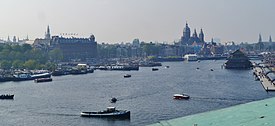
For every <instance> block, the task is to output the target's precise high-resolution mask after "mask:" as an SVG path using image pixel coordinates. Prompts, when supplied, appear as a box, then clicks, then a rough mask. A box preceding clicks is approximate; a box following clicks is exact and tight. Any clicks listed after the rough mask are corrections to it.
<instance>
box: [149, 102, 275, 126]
mask: <svg viewBox="0 0 275 126" xmlns="http://www.w3.org/2000/svg"><path fill="white" fill-rule="evenodd" d="M274 108H275V98H270V99H266V100H261V101H255V102H250V103H246V104H241V105H237V106H233V107H229V108H225V109H220V110H215V111H210V112H205V113H200V114H195V115H190V116H186V117H181V118H177V119H172V120H167V121H160V122H159V123H156V124H152V125H150V126H274V125H275V119H274V118H275V117H274V115H275V111H274Z"/></svg>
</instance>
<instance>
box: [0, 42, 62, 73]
mask: <svg viewBox="0 0 275 126" xmlns="http://www.w3.org/2000/svg"><path fill="white" fill-rule="evenodd" d="M59 60H62V54H61V51H60V50H58V49H54V50H51V51H49V52H45V51H41V50H40V49H36V48H33V47H32V46H31V45H29V44H23V45H9V44H1V45H0V68H1V69H4V70H7V69H30V70H33V69H49V70H52V69H54V68H55V66H56V65H55V64H56V62H57V61H59Z"/></svg>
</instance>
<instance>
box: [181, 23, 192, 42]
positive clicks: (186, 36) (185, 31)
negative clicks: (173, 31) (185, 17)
mask: <svg viewBox="0 0 275 126" xmlns="http://www.w3.org/2000/svg"><path fill="white" fill-rule="evenodd" d="M190 34H191V32H190V28H189V27H188V23H187V22H186V25H185V28H184V29H183V36H182V42H183V43H186V42H187V41H188V40H189V39H190Z"/></svg>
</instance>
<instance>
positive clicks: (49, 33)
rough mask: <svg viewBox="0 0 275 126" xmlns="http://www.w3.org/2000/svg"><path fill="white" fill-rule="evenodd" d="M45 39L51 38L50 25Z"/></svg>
mask: <svg viewBox="0 0 275 126" xmlns="http://www.w3.org/2000/svg"><path fill="white" fill-rule="evenodd" d="M45 39H51V31H50V26H49V25H48V27H47V31H46V33H45Z"/></svg>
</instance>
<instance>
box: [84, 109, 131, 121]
mask: <svg viewBox="0 0 275 126" xmlns="http://www.w3.org/2000/svg"><path fill="white" fill-rule="evenodd" d="M80 115H81V116H82V117H98V118H123V119H130V111H128V110H116V108H115V107H107V110H104V111H97V112H81V113H80Z"/></svg>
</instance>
